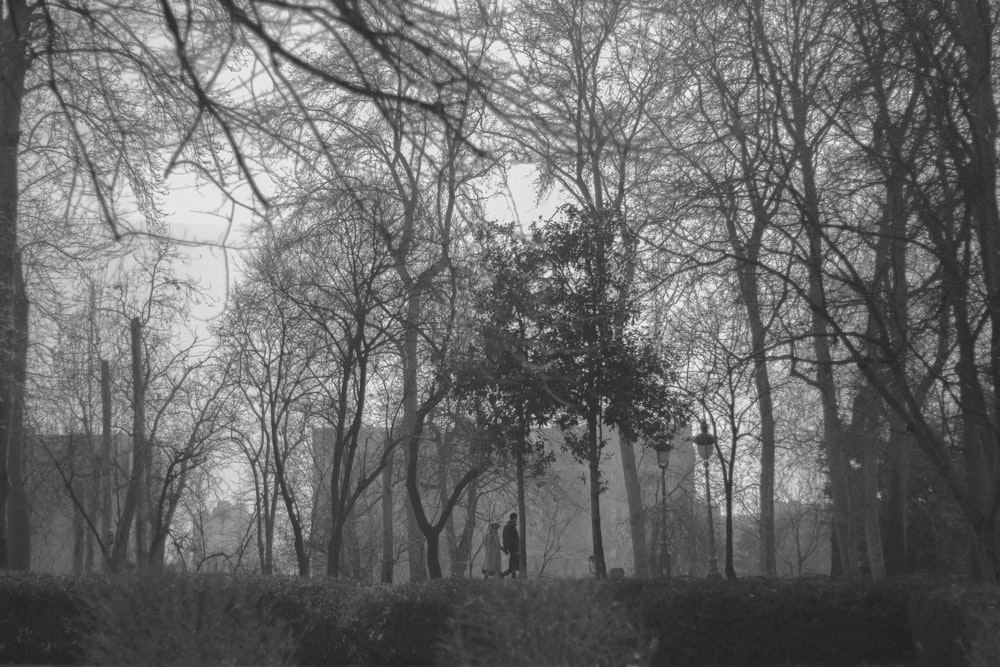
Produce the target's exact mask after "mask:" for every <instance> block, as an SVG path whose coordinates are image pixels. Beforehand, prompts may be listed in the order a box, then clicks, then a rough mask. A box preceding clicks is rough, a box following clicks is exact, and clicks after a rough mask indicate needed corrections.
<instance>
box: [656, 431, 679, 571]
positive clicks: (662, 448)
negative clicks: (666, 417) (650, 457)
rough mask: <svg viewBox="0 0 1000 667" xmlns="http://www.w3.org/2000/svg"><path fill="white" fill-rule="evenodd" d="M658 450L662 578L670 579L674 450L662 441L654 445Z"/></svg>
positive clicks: (660, 565) (668, 443) (665, 441)
mask: <svg viewBox="0 0 1000 667" xmlns="http://www.w3.org/2000/svg"><path fill="white" fill-rule="evenodd" d="M653 448H654V449H656V463H657V465H659V466H660V563H659V567H660V571H659V575H660V576H661V577H666V578H667V579H669V578H670V546H669V545H668V544H667V467H668V466H670V450H672V449H673V448H674V446H673V444H672V443H671V442H670V441H669V440H661V441H659V442H658V443H657V444H655V445H653Z"/></svg>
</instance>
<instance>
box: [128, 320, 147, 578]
mask: <svg viewBox="0 0 1000 667" xmlns="http://www.w3.org/2000/svg"><path fill="white" fill-rule="evenodd" d="M130 333H131V339H132V386H133V387H134V388H135V397H134V400H133V406H132V408H133V413H132V414H133V420H132V429H133V431H132V437H133V439H134V443H135V444H134V448H135V457H134V460H133V464H132V475H133V477H136V479H137V481H136V488H137V491H138V493H136V496H135V561H136V565H137V566H138V567H139V568H140V569H141V568H143V567H145V566H146V565H147V563H148V562H149V536H148V531H149V465H148V462H147V448H148V446H149V445H148V443H147V442H146V380H145V374H144V370H145V369H144V366H145V364H144V359H143V354H142V324H141V322H140V321H139V318H138V317H133V318H132V322H131V326H130Z"/></svg>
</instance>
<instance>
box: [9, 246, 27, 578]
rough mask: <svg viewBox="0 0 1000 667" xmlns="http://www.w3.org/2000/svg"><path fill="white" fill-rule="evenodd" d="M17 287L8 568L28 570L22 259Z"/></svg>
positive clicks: (25, 357)
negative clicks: (15, 396) (15, 392)
mask: <svg viewBox="0 0 1000 667" xmlns="http://www.w3.org/2000/svg"><path fill="white" fill-rule="evenodd" d="M15 279H16V280H19V281H20V285H19V286H18V287H16V290H15V291H16V292H17V294H18V297H17V302H16V303H15V304H14V319H15V327H16V337H15V341H16V348H15V349H14V351H13V352H14V359H15V364H14V373H15V375H14V381H15V386H16V387H18V388H19V389H18V391H17V400H16V401H15V404H14V415H13V419H12V421H11V433H12V437H11V439H10V443H9V445H8V449H7V464H8V474H9V475H10V495H9V497H8V499H7V521H8V524H7V534H8V538H9V541H8V545H7V546H8V554H7V558H8V566H9V567H10V569H12V570H27V569H29V568H30V567H31V520H30V508H29V506H28V494H27V492H26V490H25V488H24V448H25V447H26V446H27V444H28V439H27V437H26V434H25V431H24V386H25V381H26V379H27V371H28V295H27V293H26V291H25V285H24V275H23V273H22V271H21V259H20V256H18V258H17V275H16V276H15Z"/></svg>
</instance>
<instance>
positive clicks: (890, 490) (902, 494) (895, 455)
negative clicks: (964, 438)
mask: <svg viewBox="0 0 1000 667" xmlns="http://www.w3.org/2000/svg"><path fill="white" fill-rule="evenodd" d="M905 429H906V425H905V424H904V423H903V421H902V419H900V417H899V415H898V414H897V413H895V412H890V414H889V442H888V444H887V445H886V474H887V476H888V483H887V488H886V495H885V524H884V527H885V532H884V535H885V572H886V575H888V576H890V577H893V576H901V575H904V574H908V573H909V545H908V542H909V537H908V533H909V529H908V525H909V520H908V517H907V513H908V505H909V477H910V447H911V446H912V444H911V443H912V437H911V436H910V434H909V433H907V432H906V430H905Z"/></svg>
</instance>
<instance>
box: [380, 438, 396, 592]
mask: <svg viewBox="0 0 1000 667" xmlns="http://www.w3.org/2000/svg"><path fill="white" fill-rule="evenodd" d="M385 446H386V452H385V469H384V470H383V471H382V571H381V576H380V577H379V580H380V581H381V582H382V583H383V584H391V583H392V575H393V570H394V569H395V565H396V554H395V553H394V552H393V542H394V539H393V537H394V536H393V517H394V516H395V512H394V511H393V509H394V508H393V491H392V463H393V458H394V457H393V449H392V445H391V443H390V442H389V440H388V439H386V444H385Z"/></svg>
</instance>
